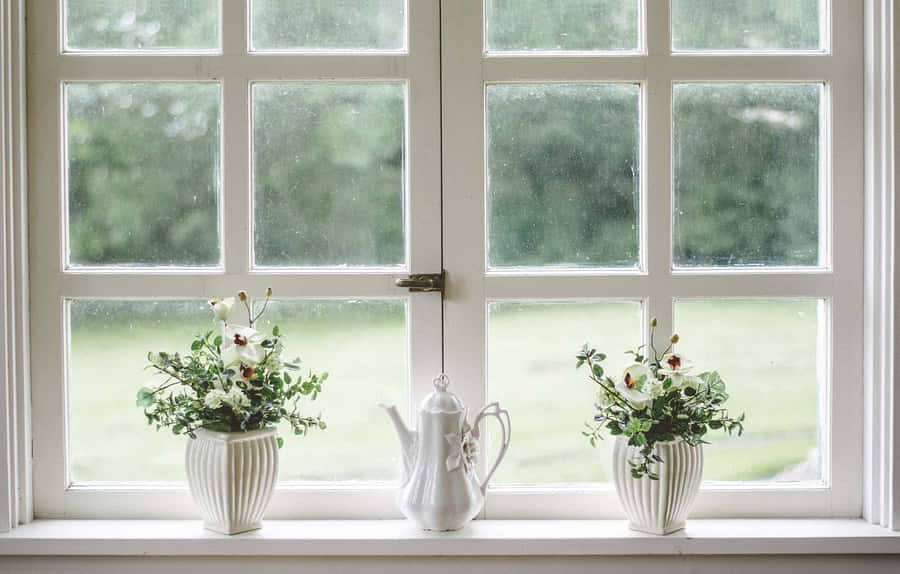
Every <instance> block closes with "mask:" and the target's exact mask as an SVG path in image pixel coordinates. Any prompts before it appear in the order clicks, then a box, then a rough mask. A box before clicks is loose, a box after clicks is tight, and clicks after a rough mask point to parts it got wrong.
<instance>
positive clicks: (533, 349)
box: [488, 301, 641, 484]
mask: <svg viewBox="0 0 900 574" xmlns="http://www.w3.org/2000/svg"><path fill="white" fill-rule="evenodd" d="M488 312H489V319H488V321H489V322H488V395H489V397H490V399H489V400H490V401H499V402H500V405H501V406H502V407H503V408H505V409H508V410H509V411H510V412H511V413H512V416H513V426H514V428H515V431H514V432H515V440H514V441H513V443H512V445H511V446H510V450H509V452H508V453H507V455H506V458H505V459H504V461H503V464H501V465H500V467H499V468H498V469H497V474H496V475H495V478H494V479H493V482H494V483H520V484H521V483H531V484H534V483H548V482H604V481H608V480H611V479H610V474H609V473H610V468H611V467H610V464H611V460H612V445H613V441H612V440H605V441H601V442H600V443H599V444H598V446H597V448H592V447H591V445H590V444H589V443H588V441H587V439H586V438H585V437H583V436H582V435H581V431H582V430H583V428H584V423H586V422H593V416H594V410H593V404H594V395H595V393H596V385H594V384H593V383H591V382H590V381H589V380H588V378H587V372H586V371H584V370H583V369H581V370H578V371H576V370H575V353H577V352H578V351H579V350H580V349H581V346H582V345H583V344H584V343H586V342H589V343H590V344H591V346H593V347H596V348H597V349H602V350H604V351H606V352H607V354H608V355H609V358H608V359H607V360H606V363H605V364H606V365H607V366H608V367H609V368H610V369H611V370H612V371H619V370H622V369H624V368H625V366H626V365H627V364H628V360H627V357H626V355H625V350H626V349H633V348H635V347H636V346H637V345H638V344H640V342H641V305H640V303H638V302H636V301H608V302H591V303H585V302H560V301H551V302H536V301H528V302H511V301H510V302H499V303H490V304H489V305H488ZM549 333H552V334H553V336H548V334H549ZM488 429H489V430H488V432H489V433H490V432H492V431H493V430H494V427H492V426H491V425H488ZM493 442H496V441H492V444H493Z"/></svg>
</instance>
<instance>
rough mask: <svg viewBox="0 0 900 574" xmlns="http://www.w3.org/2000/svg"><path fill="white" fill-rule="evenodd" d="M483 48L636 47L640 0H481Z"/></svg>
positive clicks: (584, 49)
mask: <svg viewBox="0 0 900 574" xmlns="http://www.w3.org/2000/svg"><path fill="white" fill-rule="evenodd" d="M485 9H486V13H487V44H488V46H487V47H488V50H495V51H504V50H511V51H566V50H574V51H618V50H637V49H638V37H639V36H638V29H639V20H640V1H639V0H566V1H565V2H560V1H558V0H486V2H485Z"/></svg>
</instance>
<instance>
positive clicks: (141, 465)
mask: <svg viewBox="0 0 900 574" xmlns="http://www.w3.org/2000/svg"><path fill="white" fill-rule="evenodd" d="M70 313H71V345H72V346H71V382H70V389H69V396H70V401H71V422H70V425H71V452H72V469H71V470H72V478H73V480H76V481H82V482H84V481H134V480H168V481H181V480H184V446H185V441H186V440H189V439H187V438H185V437H181V436H174V435H172V434H171V433H170V432H168V431H166V430H161V431H156V430H154V428H153V427H150V426H147V424H146V422H145V420H144V417H143V414H142V412H141V410H140V409H139V408H137V407H136V406H135V399H134V397H135V393H136V392H137V389H139V388H140V387H142V386H145V385H146V384H148V383H150V384H152V383H159V382H160V381H161V379H159V377H154V376H153V374H152V373H151V372H150V371H146V370H144V366H145V364H146V357H147V352H148V351H153V350H156V351H159V350H169V351H176V350H179V351H182V352H184V351H186V350H187V349H188V346H189V345H190V342H191V337H192V336H193V335H194V334H196V333H201V332H205V331H208V330H211V329H215V328H216V326H215V325H214V324H213V322H212V320H211V313H210V311H209V305H208V304H207V303H206V302H205V301H111V300H73V301H71V303H70ZM234 321H235V322H236V323H242V324H246V321H245V320H244V318H243V317H241V315H240V314H239V313H238V311H237V310H236V311H235V318H234ZM275 324H277V325H278V326H279V328H280V329H281V331H282V333H283V334H284V337H285V339H284V342H285V352H284V356H285V357H291V358H293V357H296V356H297V355H300V357H301V358H302V359H303V365H304V368H305V369H310V370H312V371H315V372H321V371H328V372H329V374H330V377H329V379H328V381H327V382H326V383H325V389H324V390H323V392H322V394H321V395H320V396H319V398H318V399H317V400H316V401H315V402H312V403H309V402H307V403H301V404H302V405H304V409H305V412H306V411H308V414H309V415H312V416H314V415H317V414H319V413H320V412H321V414H322V417H323V418H324V419H325V420H326V421H327V422H328V428H327V429H326V430H324V431H314V432H313V433H312V434H310V436H308V437H294V436H293V435H292V434H291V433H290V432H289V430H290V429H287V428H281V429H280V433H281V436H283V437H284V443H285V444H284V448H282V449H281V451H280V464H281V475H280V476H281V479H282V480H291V479H304V480H393V479H395V478H396V476H397V468H398V465H399V456H400V451H399V447H398V446H397V441H396V437H395V435H394V432H393V429H392V427H391V425H390V421H389V420H388V419H387V417H385V416H384V412H383V411H381V409H378V408H377V407H376V406H375V403H376V402H377V401H385V402H393V403H398V404H401V405H403V404H406V401H407V396H408V384H407V374H406V373H407V370H408V369H407V356H406V348H407V346H406V308H405V303H404V302H403V301H393V300H382V301H377V300H366V301H339V300H303V301H300V300H296V301H276V302H274V303H273V304H271V305H270V306H269V310H268V311H267V312H266V314H265V315H264V316H263V319H262V320H261V321H260V323H259V324H258V327H259V328H260V329H264V330H271V327H272V326H273V325H275ZM346 349H352V354H353V360H352V361H348V360H347V358H346V355H347V351H346ZM361 365H364V368H363V367H361ZM361 369H362V370H361ZM361 373H362V374H361ZM361 429H371V431H372V432H368V431H365V430H363V431H361ZM136 441H137V442H139V443H140V445H141V448H140V449H135V448H134V445H135V444H136Z"/></svg>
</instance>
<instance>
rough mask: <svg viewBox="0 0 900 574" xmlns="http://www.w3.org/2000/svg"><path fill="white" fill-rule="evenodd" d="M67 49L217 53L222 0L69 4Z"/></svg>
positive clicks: (79, 0)
mask: <svg viewBox="0 0 900 574" xmlns="http://www.w3.org/2000/svg"><path fill="white" fill-rule="evenodd" d="M64 2H65V15H66V18H65V48H66V50H69V51H73V52H78V51H116V52H121V51H142V52H148V51H149V52H152V51H185V52H187V51H191V52H196V51H213V50H217V49H218V48H219V35H220V22H219V20H220V18H219V10H220V4H219V3H220V2H221V0H190V1H185V0H154V1H153V2H135V1H134V0H64Z"/></svg>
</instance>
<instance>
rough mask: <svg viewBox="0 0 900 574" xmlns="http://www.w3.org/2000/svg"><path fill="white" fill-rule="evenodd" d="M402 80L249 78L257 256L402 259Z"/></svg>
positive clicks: (278, 261) (318, 260)
mask: <svg viewBox="0 0 900 574" xmlns="http://www.w3.org/2000/svg"><path fill="white" fill-rule="evenodd" d="M405 95H406V89H405V86H404V85H403V84H401V83H333V82H308V83H291V84H256V85H254V86H253V160H254V163H253V174H254V193H255V198H256V199H255V201H256V207H255V214H254V221H255V228H254V229H255V231H254V236H255V241H256V244H255V245H256V247H255V250H256V263H257V264H259V265H271V266H279V265H281V266H285V265H290V266H317V265H319V266H330V267H343V266H379V267H385V266H399V265H403V264H404V263H405V262H406V237H405V236H406V233H405V227H406V226H405V216H404V196H405V191H404V190H405V181H406V180H405V177H406V176H405V162H406V158H405V153H406V152H405V147H406V146H405V132H406V127H405V107H406V104H405Z"/></svg>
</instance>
